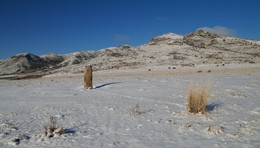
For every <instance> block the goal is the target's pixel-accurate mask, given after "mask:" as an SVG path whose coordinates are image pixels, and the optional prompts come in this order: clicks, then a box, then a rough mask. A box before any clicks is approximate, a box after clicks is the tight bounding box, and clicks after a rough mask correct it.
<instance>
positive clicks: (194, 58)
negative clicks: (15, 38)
mask: <svg viewBox="0 0 260 148" xmlns="http://www.w3.org/2000/svg"><path fill="white" fill-rule="evenodd" d="M221 63H223V64H228V63H234V64H239V63H260V41H258V40H247V39H241V38H235V37H221V36H219V35H217V34H214V33H211V32H207V31H204V30H197V31H196V32H192V33H189V34H186V35H178V34H175V33H166V34H163V35H160V36H157V37H154V38H152V39H151V41H150V42H148V43H145V44H144V45H140V46H136V47H132V46H130V45H122V46H119V47H109V48H104V49H100V50H98V51H79V52H73V53H70V54H47V55H42V56H37V55H33V54H31V53H22V54H17V55H14V56H12V57H10V58H8V59H5V60H2V61H0V75H10V74H23V73H32V72H44V73H53V72H71V73H79V72H81V71H82V68H83V67H84V65H85V64H91V65H92V66H93V69H94V70H106V69H119V68H122V67H142V66H159V65H196V64H221Z"/></svg>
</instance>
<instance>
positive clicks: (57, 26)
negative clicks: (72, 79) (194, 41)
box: [0, 0, 260, 59]
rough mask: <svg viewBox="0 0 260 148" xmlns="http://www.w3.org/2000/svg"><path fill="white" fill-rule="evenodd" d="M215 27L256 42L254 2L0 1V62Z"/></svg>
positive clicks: (258, 7) (258, 13)
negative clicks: (23, 54)
mask: <svg viewBox="0 0 260 148" xmlns="http://www.w3.org/2000/svg"><path fill="white" fill-rule="evenodd" d="M216 26H219V27H222V28H225V29H226V31H229V33H230V34H231V35H233V36H237V37H241V38H247V39H255V40H260V0H0V59H5V58H8V57H10V56H12V55H15V54H18V53H33V54H36V55H43V54H48V53H58V54H65V53H71V52H76V51H85V50H99V49H101V48H106V47H112V46H120V45H123V44H129V45H131V46H138V45H142V44H144V43H146V42H148V41H150V40H151V38H153V37H155V36H158V35H161V34H164V33H169V32H172V33H176V34H182V35H184V34H187V33H190V32H194V31H196V29H198V28H201V27H208V28H213V29H214V28H216ZM231 32H232V33H231Z"/></svg>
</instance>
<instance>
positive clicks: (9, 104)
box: [0, 67, 260, 148]
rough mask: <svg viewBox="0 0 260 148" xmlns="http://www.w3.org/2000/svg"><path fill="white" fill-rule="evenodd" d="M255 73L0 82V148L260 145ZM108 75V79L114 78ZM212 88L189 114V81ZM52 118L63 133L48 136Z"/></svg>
mask: <svg viewBox="0 0 260 148" xmlns="http://www.w3.org/2000/svg"><path fill="white" fill-rule="evenodd" d="M257 68H258V70H257V71H258V72H253V73H250V72H249V71H247V72H248V73H237V72H236V71H234V72H230V73H218V72H216V73H214V71H212V72H205V73H204V72H202V73H197V72H193V73H192V72H191V73H178V72H176V73H173V72H164V73H163V74H162V73H160V71H159V70H158V71H155V72H154V71H153V70H152V71H151V72H150V73H149V72H148V71H145V72H139V71H138V70H136V71H135V70H133V71H135V72H133V73H131V72H127V74H125V73H120V72H117V71H111V72H110V73H109V72H106V71H100V72H94V86H95V89H91V90H84V89H83V76H82V74H73V75H59V74H57V75H53V76H45V77H43V78H38V79H26V80H0V101H1V103H0V147H11V146H13V145H18V146H19V147H98V148H99V147H142V148H145V147H154V148H156V147H166V148H167V147H169V148H170V147H260V75H259V67H257ZM111 73H112V74H111ZM192 81H194V83H195V85H198V84H199V83H203V84H204V87H207V88H209V89H210V95H209V100H208V103H207V112H206V114H196V115H193V114H188V112H187V109H186V105H187V95H188V91H189V86H190V83H191V82H192ZM50 117H55V118H56V119H57V125H58V126H60V127H62V128H63V130H64V131H63V134H62V135H60V136H57V135H55V136H54V137H46V136H45V135H44V126H45V125H47V124H48V122H49V120H50Z"/></svg>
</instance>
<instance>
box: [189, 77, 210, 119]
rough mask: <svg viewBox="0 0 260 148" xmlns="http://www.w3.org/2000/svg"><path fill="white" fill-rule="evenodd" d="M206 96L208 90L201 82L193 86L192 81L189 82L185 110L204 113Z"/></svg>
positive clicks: (207, 96)
mask: <svg viewBox="0 0 260 148" xmlns="http://www.w3.org/2000/svg"><path fill="white" fill-rule="evenodd" d="M208 98H209V90H207V89H205V88H204V87H203V85H202V83H201V84H199V86H198V87H197V88H195V87H194V82H191V84H190V89H189V92H188V97H187V111H188V112H189V113H194V114H196V113H202V114H204V113H205V112H206V106H207V102H208Z"/></svg>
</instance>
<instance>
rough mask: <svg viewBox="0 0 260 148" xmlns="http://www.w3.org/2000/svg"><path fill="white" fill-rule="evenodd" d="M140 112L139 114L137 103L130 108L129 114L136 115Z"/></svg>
mask: <svg viewBox="0 0 260 148" xmlns="http://www.w3.org/2000/svg"><path fill="white" fill-rule="evenodd" d="M140 114H141V111H140V107H139V104H138V103H137V104H136V106H134V107H133V108H131V109H130V115H131V116H134V117H137V116H138V115H140Z"/></svg>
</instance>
